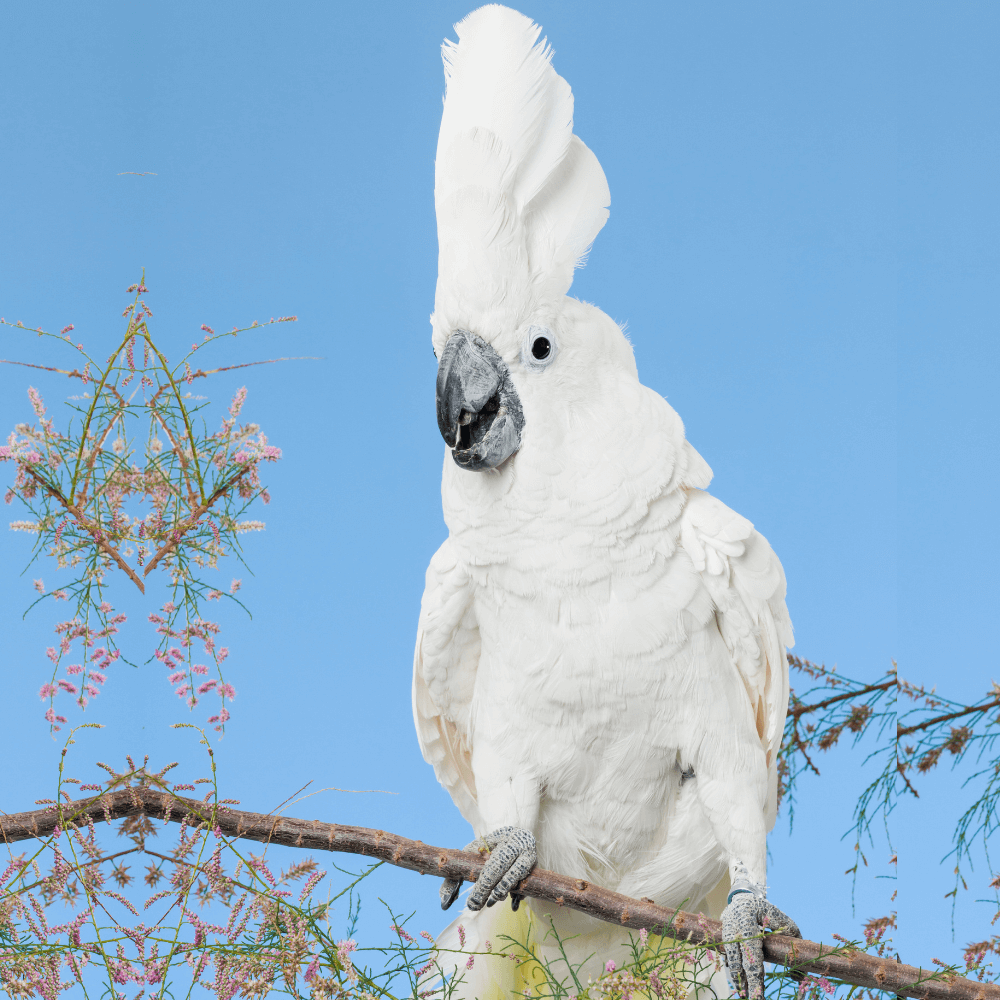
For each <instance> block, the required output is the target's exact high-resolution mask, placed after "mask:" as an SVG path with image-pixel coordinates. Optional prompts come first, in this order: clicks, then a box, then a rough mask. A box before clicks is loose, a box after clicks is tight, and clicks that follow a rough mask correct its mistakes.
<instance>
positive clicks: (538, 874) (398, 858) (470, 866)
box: [0, 787, 1000, 1000]
mask: <svg viewBox="0 0 1000 1000" xmlns="http://www.w3.org/2000/svg"><path fill="white" fill-rule="evenodd" d="M140 814H145V815H148V816H153V817H157V818H161V819H167V820H172V821H173V822H177V823H179V822H181V821H186V822H187V823H188V824H189V825H190V824H192V823H194V824H195V825H200V824H206V825H208V826H211V827H212V828H213V829H214V828H218V829H219V831H220V832H221V833H223V834H225V835H226V836H230V837H241V838H244V839H246V840H255V841H260V842H263V843H269V844H281V845H284V846H287V847H300V848H303V849H306V850H313V851H316V850H321V851H340V852H345V853H348V854H360V855H363V856H365V857H370V858H379V859H380V860H382V861H385V862H388V863H389V864H392V865H396V866H398V867H400V868H407V869H409V870H410V871H417V872H420V874H421V875H427V874H431V875H436V876H439V877H448V878H453V879H461V880H463V881H467V882H473V881H475V880H476V878H477V877H478V876H479V873H480V872H481V871H482V868H483V865H484V864H485V860H484V858H482V857H481V856H480V855H479V854H471V853H466V852H464V851H457V850H451V849H447V848H441V847H432V846H430V845H428V844H424V843H422V842H421V841H419V840H407V839H406V838H405V837H399V836H397V835H396V834H393V833H386V832H385V831H384V830H370V829H367V828H365V827H360V826H342V825H340V824H337V823H321V822H320V821H319V820H303V819H293V818H285V817H280V816H265V815H263V814H261V813H254V812H247V811H243V810H236V809H229V808H226V807H223V806H213V805H212V804H210V803H208V802H199V801H197V800H195V799H188V798H182V797H179V796H177V795H174V794H172V793H170V792H165V791H155V790H153V789H151V788H145V787H138V788H136V787H132V788H128V789H123V790H121V791H116V792H108V793H106V794H104V795H102V796H98V797H96V798H92V799H80V800H77V801H75V802H67V803H65V804H62V805H59V806H53V807H50V808H48V809H36V810H33V811H31V812H24V813H16V814H13V815H7V816H2V817H0V835H2V836H3V838H4V840H6V841H7V842H13V841H20V840H29V839H32V838H41V837H46V836H49V835H50V834H52V832H53V831H54V830H55V828H56V826H57V825H59V826H61V827H62V828H64V829H65V827H66V824H67V823H68V822H77V823H78V822H84V821H85V820H87V819H88V818H89V819H90V820H93V821H94V822H95V823H99V822H101V821H102V820H113V819H121V818H123V817H126V816H137V815H140ZM518 892H519V893H521V894H522V895H525V896H531V897H533V898H535V899H542V900H546V901H548V902H551V903H555V904H557V905H558V906H567V907H569V908H570V909H573V910H578V911H580V912H581V913H587V914H589V915H590V916H592V917H596V918H597V919H598V920H604V921H607V922H609V923H614V924H620V925H621V926H622V927H629V928H633V929H641V928H647V929H648V930H651V931H654V932H655V933H663V934H666V935H668V936H670V937H673V938H677V939H679V940H683V941H689V942H691V943H692V944H699V945H705V946H706V947H716V948H717V947H719V945H720V943H721V941H722V940H723V939H722V925H721V923H720V922H719V921H717V920H710V919H707V918H706V917H703V916H700V915H696V914H693V913H686V912H684V911H683V910H672V909H669V908H667V907H662V906H657V905H656V904H655V903H652V902H649V901H648V900H644V899H643V900H639V899H630V898H629V897H628V896H622V895H620V894H618V893H616V892H611V891H609V890H608V889H603V888H601V887H600V886H596V885H591V884H590V883H588V882H585V881H583V880H582V879H574V878H568V877H567V876H565V875H557V874H556V873H555V872H549V871H544V870H541V869H535V871H533V872H532V873H531V874H530V875H529V876H528V877H527V878H526V879H525V880H524V881H523V882H522V883H521V885H520V886H519V887H518ZM764 957H765V958H766V959H767V961H769V962H773V963H776V964H779V965H785V966H794V968H795V969H796V970H799V971H802V972H810V973H813V974H817V975H822V976H828V977H832V978H834V979H839V980H841V981H842V982H845V983H852V984H853V985H855V986H862V987H867V988H868V989H874V990H883V991H886V992H890V993H895V994H896V995H897V996H904V997H917V998H925V1000H1000V985H997V984H993V983H977V982H973V981H972V980H969V979H963V978H961V977H959V976H953V975H947V974H945V975H942V973H941V972H940V971H937V972H935V971H931V970H925V969H922V968H916V967H914V966H912V965H903V964H902V963H900V962H896V961H891V960H889V959H885V958H878V957H876V956H874V955H867V954H865V953H863V952H860V951H856V952H850V953H846V954H845V953H844V950H843V948H842V947H839V948H837V949H832V948H831V947H830V946H829V945H823V944H819V943H817V942H815V941H804V940H801V939H798V938H792V937H788V936H786V935H782V934H768V935H766V936H765V937H764Z"/></svg>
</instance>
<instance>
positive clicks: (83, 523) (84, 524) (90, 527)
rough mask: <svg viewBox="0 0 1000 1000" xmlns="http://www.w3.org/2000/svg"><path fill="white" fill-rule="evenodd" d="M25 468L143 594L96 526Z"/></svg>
mask: <svg viewBox="0 0 1000 1000" xmlns="http://www.w3.org/2000/svg"><path fill="white" fill-rule="evenodd" d="M26 468H27V472H28V475H29V476H31V478H32V479H34V480H35V482H36V483H38V485H39V486H41V487H42V489H44V490H46V491H47V492H48V493H49V495H50V496H54V497H55V498H56V499H57V500H58V501H59V502H60V503H61V504H62V505H63V507H65V508H66V510H68V511H69V513H70V514H72V515H73V517H75V518H76V520H77V523H78V524H79V525H80V527H81V528H83V530H84V531H87V532H89V533H90V535H91V537H92V538H93V539H94V541H95V542H96V543H97V547H98V548H99V549H100V550H101V551H102V552H105V553H107V554H108V555H109V556H111V558H112V559H114V561H115V562H116V563H117V565H118V568H119V569H121V570H124V572H125V573H126V574H127V575H128V577H129V579H130V580H131V581H132V582H133V583H134V584H135V585H136V586H137V587H138V588H139V592H140V593H142V594H145V593H146V587H145V585H144V584H143V582H142V580H140V579H139V577H138V576H136V574H135V571H134V570H133V569H132V567H131V566H129V564H128V563H127V562H125V560H124V559H123V558H122V557H121V555H120V554H119V552H118V550H117V549H115V548H113V547H112V546H110V545H108V543H107V542H106V541H104V538H103V532H102V531H101V529H100V528H98V527H97V525H94V524H91V523H90V521H88V520H87V518H86V516H85V515H84V513H83V511H81V510H80V508H79V507H77V506H76V504H72V503H70V502H69V500H67V499H66V498H65V497H64V496H63V495H62V492H61V491H60V490H59V489H58V488H57V487H56V486H53V485H52V483H50V482H48V481H47V480H45V479H43V478H42V477H41V476H39V475H38V473H36V472H35V470H34V469H32V468H30V467H28V466H26Z"/></svg>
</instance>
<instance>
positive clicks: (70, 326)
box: [59, 323, 76, 333]
mask: <svg viewBox="0 0 1000 1000" xmlns="http://www.w3.org/2000/svg"><path fill="white" fill-rule="evenodd" d="M75 329H76V327H75V326H73V324H72V323H70V325H69V326H64V327H63V328H62V329H61V330H60V331H59V332H60V333H69V331H70V330H75Z"/></svg>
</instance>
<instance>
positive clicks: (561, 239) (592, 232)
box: [434, 4, 611, 353]
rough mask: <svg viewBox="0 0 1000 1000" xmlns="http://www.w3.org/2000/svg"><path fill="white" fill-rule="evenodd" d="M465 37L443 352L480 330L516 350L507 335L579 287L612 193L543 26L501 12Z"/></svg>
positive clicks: (438, 177) (442, 139)
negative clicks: (458, 332) (580, 130)
mask: <svg viewBox="0 0 1000 1000" xmlns="http://www.w3.org/2000/svg"><path fill="white" fill-rule="evenodd" d="M455 31H456V33H457V34H458V37H459V41H458V42H457V43H453V42H445V44H444V46H443V56H444V65H445V79H446V92H445V100H444V113H443V115H442V119H441V132H440V135H439V137H438V149H437V161H436V166H435V188H434V200H435V206H436V209H437V217H438V243H439V267H438V274H439V277H438V290H437V296H436V300H435V321H434V327H435V347H436V348H439V347H441V346H442V345H443V343H444V340H445V339H447V337H448V336H449V335H450V334H451V333H452V332H453V330H455V329H457V328H460V327H464V328H467V329H468V328H471V327H472V326H475V327H476V328H477V330H478V331H479V332H480V334H481V335H482V336H486V337H487V338H489V339H491V340H493V341H494V346H497V347H498V349H500V350H501V353H505V352H506V353H509V352H510V351H511V350H512V349H513V347H514V340H515V339H516V337H515V335H513V334H511V336H509V337H505V336H504V335H505V334H510V333H511V331H518V330H520V329H521V328H522V327H523V326H524V325H525V324H526V323H527V322H529V321H530V320H531V319H532V318H535V319H540V320H541V321H542V322H543V323H544V322H545V320H546V318H547V316H548V315H549V314H550V313H551V312H552V310H553V309H555V308H556V306H557V305H558V302H559V300H560V299H561V298H562V296H563V295H565V294H566V292H567V291H568V290H569V287H570V285H571V284H572V281H573V269H574V268H575V267H577V266H579V265H580V264H582V263H583V261H584V259H585V258H586V254H587V251H588V249H589V247H590V245H591V243H592V242H593V241H594V238H595V237H596V236H597V234H598V232H599V231H600V229H601V227H602V226H603V225H604V223H605V221H606V220H607V218H608V207H607V206H608V205H609V204H610V200H611V196H610V192H609V190H608V184H607V180H606V179H605V177H604V172H603V170H602V169H601V166H600V164H599V163H598V161H597V158H596V157H595V156H594V155H593V153H591V151H590V150H589V149H587V147H586V146H585V145H584V144H583V142H581V141H580V139H579V138H577V137H576V136H574V135H573V94H572V91H571V90H570V88H569V85H568V84H567V83H566V81H565V80H563V79H562V77H560V76H559V75H558V74H557V73H556V71H555V70H554V69H553V68H552V50H551V48H549V46H548V45H547V44H546V42H545V40H544V39H543V40H541V41H539V37H538V36H539V34H540V33H541V28H540V27H539V26H538V25H536V24H534V23H533V22H532V21H531V19H530V18H527V17H525V16H524V15H523V14H519V13H518V12H517V11H514V10H511V9H509V8H507V7H501V6H500V5H498V4H490V5H488V6H486V7H481V8H480V9H479V10H476V11H474V12H473V13H471V14H470V15H469V16H468V17H466V18H465V19H464V20H463V21H460V22H459V23H458V24H457V25H456V26H455ZM497 338H500V340H501V341H502V343H497Z"/></svg>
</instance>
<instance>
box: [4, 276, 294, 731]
mask: <svg viewBox="0 0 1000 1000" xmlns="http://www.w3.org/2000/svg"><path fill="white" fill-rule="evenodd" d="M129 291H130V294H132V293H134V295H135V298H134V300H133V301H132V302H130V303H129V304H128V305H127V306H126V308H125V309H124V311H123V313H122V315H123V317H125V318H126V320H127V324H126V330H125V333H124V336H123V339H122V340H121V342H120V344H119V346H118V347H117V348H116V349H115V350H114V351H113V352H112V353H111V354H110V356H109V357H108V359H107V362H106V363H104V364H102V363H101V362H100V361H94V360H93V359H91V358H90V357H88V356H87V355H86V353H85V352H84V349H83V347H82V345H78V346H77V350H79V351H80V352H81V353H83V354H84V357H85V359H86V363H85V364H84V365H83V370H82V372H81V371H79V370H77V369H73V370H72V371H70V372H66V373H64V374H67V375H69V376H70V377H71V378H74V377H75V378H80V379H81V380H82V381H83V382H84V384H88V383H90V382H95V384H96V385H97V386H98V387H99V388H98V389H96V390H94V391H93V393H92V394H90V395H85V396H84V397H83V398H84V399H85V400H89V402H88V403H85V404H84V405H83V406H82V407H77V408H76V409H77V411H78V412H79V413H81V414H82V421H81V423H80V425H79V426H77V425H75V424H73V423H71V424H70V430H69V433H68V435H63V434H61V433H60V432H59V431H57V430H56V429H55V427H54V425H53V421H52V419H51V418H49V417H48V416H47V413H46V408H45V403H44V400H43V399H42V396H41V394H40V393H39V392H38V390H37V389H36V388H34V387H33V386H32V387H30V388H29V389H28V399H29V403H30V405H31V408H32V411H33V414H34V418H35V423H34V424H32V425H27V424H19V425H18V426H17V428H16V429H15V431H13V432H12V433H11V434H10V436H9V437H8V438H7V441H6V443H5V444H3V445H0V462H4V461H9V462H13V463H14V464H15V465H16V467H17V471H16V478H15V481H14V483H13V485H12V486H11V487H10V488H9V489H7V491H6V494H5V500H6V502H7V503H8V504H9V503H11V502H13V500H14V499H15V498H18V499H20V500H21V501H22V502H24V504H25V505H26V506H27V507H29V509H30V511H31V513H32V515H33V519H32V520H24V521H15V522H13V523H12V525H11V526H12V528H14V530H18V531H24V532H30V533H32V534H35V535H37V536H38V543H37V544H38V545H39V547H40V549H41V551H43V552H44V553H45V554H46V555H49V556H51V557H53V558H55V559H56V560H57V565H58V567H59V568H60V569H69V570H71V571H73V572H75V573H76V574H77V576H76V579H74V580H73V582H72V583H71V584H69V585H65V586H63V587H59V588H56V589H54V590H51V591H48V592H46V591H45V588H44V584H43V583H42V581H41V580H38V581H36V584H35V585H36V589H37V591H38V593H39V594H40V595H41V597H43V598H49V597H51V598H53V599H54V600H65V601H71V600H72V601H75V602H76V605H77V608H76V616H75V618H74V619H73V621H72V622H70V623H63V629H62V642H61V643H60V646H59V647H58V649H52V650H50V660H51V662H52V664H53V668H54V669H53V673H52V676H51V678H50V680H49V681H48V682H47V683H46V684H45V685H43V687H42V688H41V691H40V695H41V697H42V698H46V699H48V700H49V704H48V706H47V710H46V713H45V717H46V719H47V720H48V721H49V723H50V725H51V726H52V727H53V729H58V728H59V726H60V725H62V724H64V723H65V722H66V716H65V715H57V714H56V709H55V707H54V704H53V699H55V698H56V697H57V696H58V695H61V694H68V695H71V696H72V697H74V698H75V699H76V700H77V703H78V704H79V706H80V707H81V708H84V707H85V706H86V705H87V702H88V699H91V698H93V697H95V696H96V695H97V694H98V693H99V692H100V690H101V685H102V684H103V683H104V682H105V681H106V679H107V673H106V671H107V667H108V666H109V665H110V663H112V662H114V661H115V660H116V659H117V658H118V656H119V653H118V651H117V650H116V649H114V647H113V645H112V646H110V647H109V650H104V653H103V655H101V656H97V655H92V654H96V653H97V650H96V649H94V648H93V647H94V646H95V645H96V643H97V641H98V640H99V639H100V638H102V637H107V636H110V635H112V634H114V633H115V632H117V627H116V626H117V624H119V623H120V622H122V621H124V620H125V619H124V616H123V615H122V616H115V617H109V616H108V615H109V612H105V611H101V612H99V613H97V617H98V618H99V619H100V621H99V627H97V628H94V627H92V625H91V622H92V621H93V615H94V613H95V611H94V609H95V608H103V607H104V606H105V605H106V602H105V601H104V599H103V596H102V593H103V588H104V587H105V586H106V578H107V576H108V574H110V573H112V572H113V571H114V570H115V569H119V570H121V571H122V574H123V576H127V577H128V578H129V579H130V580H131V581H132V583H133V584H135V585H136V586H137V587H138V588H139V589H140V590H141V591H143V593H145V592H146V588H148V585H149V582H150V581H149V579H148V574H149V573H150V571H151V570H152V569H154V568H157V569H160V570H161V571H162V572H163V573H164V574H165V576H166V578H167V581H169V582H168V586H169V587H170V588H171V589H172V591H173V593H174V594H180V595H182V597H183V603H182V606H181V608H179V609H175V608H174V607H173V605H172V604H170V602H168V605H165V606H164V608H165V616H166V617H163V616H161V615H151V616H150V620H151V621H153V622H154V623H155V624H157V625H158V626H159V627H158V629H157V631H158V632H159V634H160V636H161V641H160V643H159V648H158V649H157V651H156V656H157V658H158V659H159V660H160V661H161V662H163V663H164V664H165V665H166V666H167V668H168V673H167V677H168V680H169V683H170V685H171V687H172V688H173V690H174V692H175V694H177V696H178V697H180V698H181V699H183V700H184V701H185V702H186V704H188V705H189V706H190V707H192V708H193V707H194V706H195V705H197V703H198V701H199V700H200V699H201V698H203V697H205V696H207V695H214V696H216V697H218V698H219V699H220V705H219V709H218V710H217V711H216V712H215V713H214V714H212V715H211V716H210V717H209V722H210V723H212V724H213V725H215V727H216V729H217V730H221V729H222V727H223V726H224V725H225V723H226V721H227V720H228V719H229V718H230V706H229V702H230V701H231V700H232V699H233V698H234V697H235V690H234V689H233V687H232V685H230V684H228V683H227V682H226V681H225V679H224V678H223V676H222V673H221V664H222V663H223V661H224V660H225V659H226V656H227V654H228V650H227V649H226V648H225V647H223V648H217V647H216V637H217V633H218V631H219V626H218V624H217V623H215V622H211V621H207V620H206V619H205V618H204V616H203V615H202V614H201V612H200V610H199V602H200V600H202V599H208V600H221V599H222V598H223V597H227V596H228V597H230V598H232V599H234V600H236V594H237V592H238V590H239V587H240V583H239V581H237V580H234V581H233V584H232V586H231V587H230V589H229V592H228V594H226V593H225V591H224V590H223V589H222V588H211V587H209V586H208V585H207V584H206V583H204V582H203V581H202V580H201V579H200V574H201V572H202V570H205V569H216V568H218V560H219V559H221V558H223V557H224V556H226V555H227V554H228V551H227V549H228V548H229V547H230V545H231V544H235V543H236V539H237V536H238V535H239V534H241V533H244V532H247V531H256V530H261V529H263V527H264V524H263V522H261V521H257V520H237V517H238V516H239V514H241V513H242V512H243V510H245V509H246V506H247V504H248V503H249V502H250V501H252V500H254V499H256V498H257V497H258V496H259V497H261V499H263V501H264V502H265V503H267V502H269V500H270V497H269V495H268V493H267V491H266V489H265V488H264V484H263V482H262V481H261V476H260V467H261V466H262V464H263V463H265V462H275V461H277V460H279V459H280V458H281V450H280V449H279V448H277V447H275V446H273V445H271V444H270V443H269V442H268V440H267V437H266V435H264V434H263V433H262V432H261V430H260V427H259V426H258V425H256V424H244V425H241V426H239V427H238V426H237V420H238V418H239V416H240V413H241V411H242V409H243V407H244V405H245V402H246V398H247V390H246V387H245V386H244V387H242V388H240V389H239V390H238V391H237V392H236V394H235V396H234V397H233V399H232V401H231V402H230V404H229V407H228V413H227V415H226V418H225V419H224V420H223V421H222V427H221V430H219V431H218V432H217V433H214V434H209V433H206V432H203V433H202V434H201V435H199V434H197V433H196V431H195V428H196V427H197V426H198V425H199V424H198V421H195V420H193V419H191V418H192V417H193V409H189V406H190V404H188V403H186V402H185V400H186V399H187V398H189V397H188V396H187V395H182V394H181V393H180V392H178V391H177V382H178V377H179V376H180V375H181V372H182V370H183V377H184V378H185V379H186V380H187V381H188V383H191V382H193V381H194V380H195V379H196V378H201V377H207V375H209V374H212V373H211V372H205V371H203V370H201V369H200V368H199V369H198V370H197V371H194V370H192V367H191V365H190V364H189V363H188V361H187V359H182V361H181V363H180V364H179V365H174V366H169V365H168V363H167V361H166V358H165V357H164V355H163V354H162V352H160V351H159V350H158V349H157V348H156V347H155V345H154V344H153V341H152V338H151V334H150V330H149V325H148V320H149V319H150V318H151V317H152V315H153V313H152V310H151V309H150V307H149V306H148V305H147V303H146V302H145V301H144V299H142V298H140V296H141V295H143V294H144V293H146V292H147V291H148V289H147V288H146V286H145V284H144V283H142V282H140V283H138V284H135V285H133V286H131V288H130V289H129ZM292 319H294V317H287V316H282V317H280V318H279V320H277V322H286V321H290V320H292ZM0 322H3V321H2V320H0ZM271 322H275V320H272V321H271ZM253 325H254V326H257V325H259V324H257V323H256V322H255V323H254V324H253ZM18 326H19V327H20V328H22V329H26V328H25V327H23V324H18ZM72 330H73V325H72V324H70V325H68V326H66V327H64V328H63V329H62V331H61V332H60V335H59V337H60V339H61V340H69V334H70V333H71V332H72ZM203 330H204V331H205V333H206V334H207V335H208V337H209V338H214V337H215V333H214V330H212V328H211V327H209V326H207V325H204V326H203ZM37 332H39V333H40V334H43V335H48V334H45V332H44V331H42V330H38V331H37ZM233 332H234V333H236V332H239V331H238V330H236V329H235V328H234V330H233ZM222 336H228V334H223V335H222ZM70 343H72V342H71V341H70ZM140 345H141V346H142V352H141V363H140V352H139V350H138V348H139V346H140ZM188 357H190V355H188ZM92 369H94V371H93V373H92V371H91V370H92ZM220 370H226V369H220ZM136 377H140V382H141V389H142V395H141V399H136V400H135V402H133V396H132V395H130V394H128V393H122V392H120V391H119V390H121V389H124V388H125V387H127V386H128V384H129V383H130V382H131V381H132V379H133V378H136ZM147 388H148V389H150V390H152V392H151V393H150V395H148V396H147V395H146V390H147ZM128 415H132V416H136V417H140V418H142V419H143V420H148V422H149V427H150V433H149V436H148V445H147V447H146V448H144V449H140V450H138V451H137V449H136V447H135V444H134V442H133V441H131V440H130V439H129V430H128V428H130V427H132V426H134V423H133V422H132V421H127V420H126V416H128ZM164 438H165V440H164ZM140 456H144V462H143V460H142V458H141V457H140ZM130 502H136V503H139V504H143V503H148V504H149V509H148V511H147V512H145V513H144V514H140V515H135V514H132V513H131V511H127V508H126V505H127V504H129V503H130ZM115 579H122V577H116V578H115ZM95 594H96V599H95ZM40 599H41V598H40ZM168 606H169V610H167V607H168ZM109 607H110V606H109ZM175 611H176V612H177V613H176V614H175ZM74 629H76V631H74ZM81 629H82V630H83V631H80V630H81ZM57 631H59V630H58V629H57ZM76 639H80V640H81V641H82V644H83V646H84V656H82V657H80V658H79V661H80V662H77V663H72V664H68V665H67V666H66V668H65V671H64V672H61V665H62V663H63V662H64V659H63V658H64V657H66V656H67V654H68V652H69V648H68V643H71V642H73V641H75V640H76ZM108 641H109V643H110V639H109V640H108ZM196 641H199V642H200V643H201V644H202V646H203V647H204V650H205V653H206V657H201V658H200V659H203V660H204V662H200V663H198V662H194V656H193V646H194V645H195V643H196ZM210 673H212V674H214V676H207V675H208V674H210Z"/></svg>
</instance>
